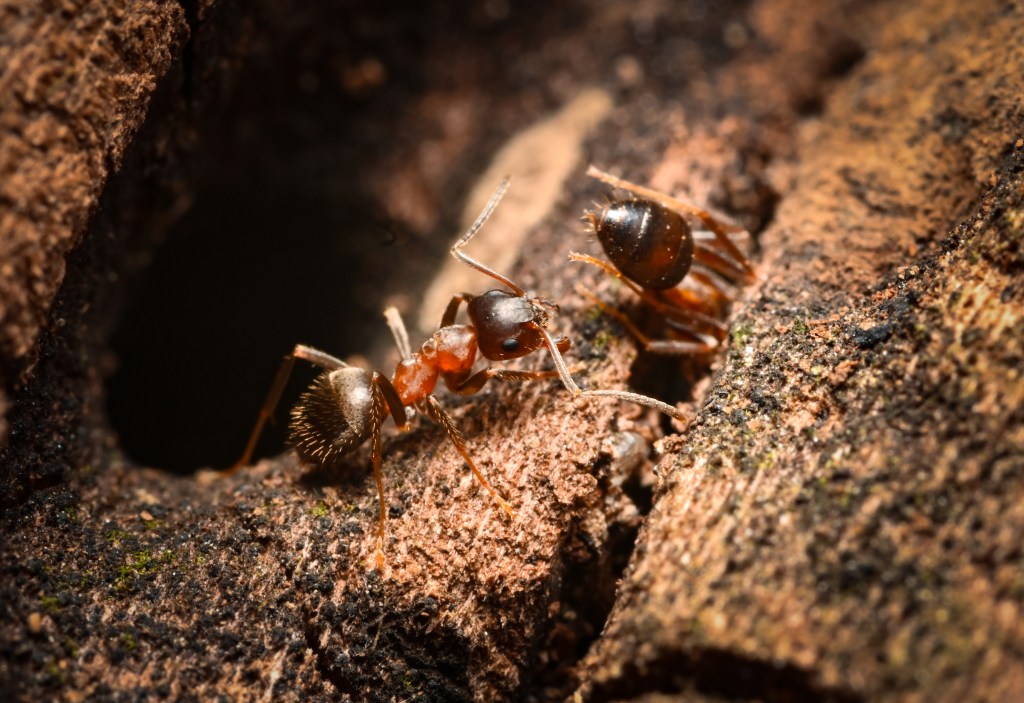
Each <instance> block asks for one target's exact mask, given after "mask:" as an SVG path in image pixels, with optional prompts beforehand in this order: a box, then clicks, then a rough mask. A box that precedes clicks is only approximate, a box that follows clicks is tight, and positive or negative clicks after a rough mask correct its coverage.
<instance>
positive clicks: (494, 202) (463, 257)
mask: <svg viewBox="0 0 1024 703" xmlns="http://www.w3.org/2000/svg"><path fill="white" fill-rule="evenodd" d="M508 184H509V179H508V178H507V177H506V178H505V179H504V180H503V181H502V182H501V183H500V184H498V188H497V190H495V191H494V195H492V196H491V199H490V200H488V201H487V205H485V206H484V209H483V211H482V212H481V213H480V214H479V215H477V218H476V221H475V222H473V224H472V225H470V227H469V229H468V230H466V233H465V234H463V235H462V236H461V237H459V239H458V241H457V242H455V244H452V248H451V249H449V251H450V252H451V255H452V256H454V257H455V258H456V259H458V260H459V261H461V262H462V263H464V264H466V265H467V266H469V267H470V268H474V269H476V270H477V271H479V272H480V273H482V274H485V275H487V276H490V277H491V278H493V279H494V280H496V281H499V282H501V283H503V284H505V285H506V286H508V287H509V288H511V289H512V291H513V292H514V293H515V294H516V295H518V296H519V297H520V298H522V297H525V296H526V293H525V292H523V289H522V288H520V287H519V286H517V285H516V284H515V283H513V282H512V281H511V280H510V279H509V278H507V277H505V276H502V275H501V274H500V273H498V272H497V271H495V270H494V269H492V268H490V267H489V266H487V265H486V264H482V263H480V262H479V261H477V260H476V259H474V258H473V257H471V256H469V255H468V254H464V253H462V247H464V246H466V245H467V244H469V240H471V239H472V238H473V237H474V236H476V233H477V232H479V231H480V228H481V227H483V226H484V223H485V222H487V218H489V217H490V216H491V213H492V212H494V208H496V207H497V206H498V202H499V201H500V200H501V198H502V196H503V195H505V191H506V190H508Z"/></svg>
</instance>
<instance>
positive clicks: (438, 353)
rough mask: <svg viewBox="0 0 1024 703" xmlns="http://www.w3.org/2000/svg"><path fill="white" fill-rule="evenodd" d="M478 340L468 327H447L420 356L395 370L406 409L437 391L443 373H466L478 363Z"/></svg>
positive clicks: (404, 361)
mask: <svg viewBox="0 0 1024 703" xmlns="http://www.w3.org/2000/svg"><path fill="white" fill-rule="evenodd" d="M476 352H477V337H476V332H475V330H474V329H473V328H472V327H469V326H467V325H446V326H444V327H442V328H440V329H439V330H437V332H434V334H433V336H431V337H430V339H428V340H427V341H426V342H424V343H423V346H422V347H421V348H420V350H419V351H418V352H416V353H415V354H413V355H412V356H411V357H409V358H407V359H402V360H401V361H400V362H398V366H397V367H395V376H394V379H393V380H392V383H393V384H394V386H395V390H396V391H398V397H399V398H401V400H402V404H403V405H412V404H413V403H415V402H416V401H418V400H422V399H423V398H425V397H426V396H427V395H428V394H430V393H431V392H432V391H433V390H434V386H435V385H436V384H437V378H438V375H439V374H442V373H456V374H458V373H463V372H467V371H469V370H470V369H471V368H472V367H473V361H475V360H476Z"/></svg>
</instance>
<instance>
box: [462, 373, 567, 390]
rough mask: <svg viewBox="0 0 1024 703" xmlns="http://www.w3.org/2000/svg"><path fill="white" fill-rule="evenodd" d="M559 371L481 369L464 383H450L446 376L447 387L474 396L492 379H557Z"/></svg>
mask: <svg viewBox="0 0 1024 703" xmlns="http://www.w3.org/2000/svg"><path fill="white" fill-rule="evenodd" d="M557 377H558V372H557V371H519V370H518V369H492V368H487V369H481V370H480V371H477V372H476V373H475V374H473V375H472V376H470V377H469V378H467V379H466V380H465V381H463V382H462V383H454V382H451V383H450V382H449V381H448V378H447V376H444V377H443V378H444V382H445V385H446V386H448V390H450V391H451V392H452V393H458V394H459V395H473V394H474V393H476V392H478V391H479V390H480V389H481V388H483V387H484V384H485V383H487V382H488V381H489V380H491V379H492V378H496V379H498V380H499V381H538V380H540V379H543V378H557Z"/></svg>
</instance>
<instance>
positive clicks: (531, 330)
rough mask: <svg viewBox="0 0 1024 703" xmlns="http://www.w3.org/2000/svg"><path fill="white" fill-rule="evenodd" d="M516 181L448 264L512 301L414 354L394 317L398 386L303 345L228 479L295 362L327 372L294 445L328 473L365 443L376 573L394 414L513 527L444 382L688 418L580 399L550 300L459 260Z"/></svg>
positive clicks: (496, 197)
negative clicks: (515, 388) (448, 459)
mask: <svg viewBox="0 0 1024 703" xmlns="http://www.w3.org/2000/svg"><path fill="white" fill-rule="evenodd" d="M508 184H509V181H508V179H507V178H506V179H505V180H504V181H502V183H501V185H499V186H498V188H497V190H496V191H495V192H494V194H493V195H492V196H491V199H490V201H488V203H487V205H486V206H485V207H484V209H483V211H482V212H481V213H480V215H479V216H478V217H477V219H476V221H475V222H473V224H472V225H471V226H470V228H469V229H468V230H467V231H466V233H465V234H463V235H462V237H460V238H459V240H458V241H456V242H455V244H453V245H452V247H451V250H450V251H451V254H452V256H454V257H455V258H456V259H458V260H459V261H461V262H462V263H464V264H466V265H467V266H470V267H472V268H474V269H476V270H477V271H480V272H481V273H484V274H486V275H488V276H490V277H491V278H493V279H495V280H496V281H498V282H500V283H501V284H503V285H504V286H506V287H507V288H509V290H511V292H509V291H505V290H490V291H487V292H486V293H484V294H483V295H472V294H470V293H463V294H461V295H456V296H453V297H452V299H451V302H449V303H448V307H447V308H446V309H445V311H444V315H443V316H442V317H441V326H440V327H439V328H438V330H437V331H436V332H434V334H433V335H432V336H431V337H430V338H429V339H428V340H427V341H426V342H424V343H423V346H422V347H421V348H420V350H419V351H417V352H415V353H413V352H412V349H411V347H410V346H409V336H408V333H407V332H406V329H405V324H404V323H403V322H402V318H401V316H400V315H399V314H398V311H397V310H395V309H394V308H389V309H388V310H386V311H385V317H386V318H387V321H388V326H389V327H390V329H391V332H392V335H393V336H394V338H395V344H396V346H397V347H398V350H399V352H400V353H401V355H402V360H401V361H400V362H399V363H398V366H397V368H396V369H395V373H394V376H393V377H392V378H390V379H389V378H388V377H387V376H385V375H383V374H381V373H378V372H376V371H367V370H365V369H361V368H358V367H355V366H350V365H349V364H346V363H345V362H343V361H341V360H340V359H337V358H335V357H333V356H331V355H330V354H327V353H325V352H322V351H319V350H317V349H314V348H312V347H308V346H306V345H303V344H299V345H296V346H295V348H294V349H293V350H292V352H291V353H290V354H289V355H288V356H287V357H285V360H284V363H282V365H281V368H280V370H279V371H278V373H277V376H276V377H275V379H274V383H273V385H272V386H271V388H270V391H269V393H268V394H267V398H266V400H265V401H264V403H263V406H262V408H261V409H260V413H259V416H258V418H257V420H256V426H255V427H254V428H253V431H252V434H251V436H250V437H249V442H248V444H247V445H246V448H245V452H244V453H243V454H242V457H241V458H240V459H239V460H238V461H237V462H236V463H235V464H234V465H233V466H232V467H231V468H229V469H227V470H226V472H233V471H235V470H237V469H238V468H240V467H241V466H244V465H246V464H248V463H249V462H250V461H251V459H252V454H253V451H254V449H255V447H256V442H257V440H258V439H259V437H260V434H261V433H262V431H263V427H264V426H265V425H266V423H267V421H268V420H269V419H270V417H271V415H272V413H273V411H274V408H275V407H276V406H277V403H278V401H279V400H280V398H281V393H282V391H283V390H284V387H285V384H286V383H287V381H288V378H289V376H290V375H291V371H292V367H293V366H294V363H295V360H296V359H303V360H304V361H308V362H309V363H311V364H313V365H315V366H319V367H320V368H322V369H323V370H324V371H323V373H321V374H320V375H319V376H318V377H317V378H316V379H315V380H314V381H313V383H312V385H311V386H310V387H309V388H308V389H307V390H306V391H305V392H304V393H303V394H302V395H301V396H300V398H299V401H298V402H297V403H296V405H295V407H294V408H293V409H292V412H291V425H290V435H291V441H292V443H293V444H294V446H295V451H296V453H297V454H298V456H299V459H300V460H302V461H303V462H306V463H311V464H319V465H330V464H334V463H335V462H337V460H338V459H340V458H341V457H343V456H344V455H346V454H348V453H350V452H352V451H353V450H355V449H356V448H357V447H358V446H360V445H361V444H362V443H363V442H365V441H366V440H367V439H369V440H370V456H371V459H372V462H373V475H374V478H375V479H376V482H377V493H378V495H379V499H380V516H379V518H378V530H377V548H376V555H375V556H376V566H377V569H378V570H382V569H383V567H384V531H385V527H384V526H385V520H386V515H387V510H386V505H385V500H384V481H383V478H382V475H381V427H382V426H383V424H384V420H385V419H386V418H387V416H388V414H389V413H390V415H391V417H392V419H393V420H394V422H395V424H396V425H397V426H398V427H399V428H400V429H403V430H404V429H407V428H408V426H409V417H410V413H409V412H408V411H407V408H410V407H412V408H416V409H417V410H419V411H421V412H424V413H426V414H427V415H428V416H430V417H431V418H432V419H433V420H434V421H435V422H437V423H438V424H439V425H441V427H443V428H444V430H445V432H446V433H447V435H448V438H449V439H450V440H451V442H452V444H454V445H455V448H456V449H457V450H458V452H459V454H461V455H462V458H463V460H465V462H466V463H467V464H468V465H469V468H470V470H471V471H472V472H473V474H474V475H475V476H476V478H477V480H478V481H479V482H480V484H481V485H482V486H483V487H484V488H485V489H487V492H488V493H490V494H491V496H493V497H494V500H495V501H497V503H498V505H500V506H501V507H502V509H503V510H504V511H505V512H506V513H508V515H509V517H514V513H513V511H512V507H511V506H510V505H509V504H508V502H507V501H506V500H505V499H504V498H502V497H501V496H500V495H498V492H497V491H495V490H494V488H492V487H491V485H490V484H489V483H488V482H487V479H485V478H484V476H483V474H482V473H481V472H480V470H479V469H478V468H477V466H476V464H475V463H474V462H473V459H472V457H470V455H469V452H468V450H467V449H466V441H465V439H464V438H463V436H462V433H461V432H460V431H459V429H458V428H457V427H456V426H455V423H454V421H453V420H452V419H451V417H450V416H449V415H448V414H447V413H446V412H445V411H444V409H443V408H442V407H441V404H440V402H439V401H438V400H437V398H436V397H435V396H434V394H433V390H434V386H435V384H436V383H437V380H438V377H440V378H441V379H442V380H444V383H445V385H446V386H447V387H448V389H449V390H451V391H453V392H455V393H458V394H459V395H472V394H473V393H476V392H478V391H479V390H480V389H481V388H483V386H484V384H486V383H487V381H489V380H490V379H492V378H496V379H500V380H505V381H532V380H537V379H544V378H553V377H556V376H557V377H558V378H560V379H561V381H562V384H563V385H564V386H565V387H566V388H567V389H568V390H569V392H570V393H572V395H573V396H575V397H594V396H600V397H611V398H619V399H620V400H627V401H630V402H632V403H637V404H640V405H644V406H647V407H650V408H654V409H655V410H658V411H660V412H663V413H665V414H667V415H670V416H672V417H674V418H677V419H679V420H686V419H687V418H686V416H685V415H684V414H683V413H682V412H680V411H679V410H677V409H676V408H674V407H672V406H670V405H668V404H667V403H663V402H661V401H659V400H655V399H654V398H649V397H647V396H644V395H640V394H638V393H631V392H629V391H619V390H582V389H581V388H580V387H579V386H578V385H576V382H575V381H574V380H573V379H572V376H571V375H570V374H569V369H568V367H567V366H566V363H565V360H564V359H563V358H562V353H563V352H565V351H567V350H568V349H569V346H570V344H571V343H570V340H569V338H568V337H566V336H564V335H559V336H558V337H554V338H553V337H552V336H551V334H550V333H549V332H548V331H547V323H548V317H549V313H550V312H557V310H558V306H557V305H556V304H554V303H553V302H551V301H549V300H546V299H544V298H538V297H529V296H527V295H526V293H525V292H524V291H523V289H522V288H520V287H519V286H518V285H516V284H515V283H514V282H513V281H512V280H511V279H509V278H507V277H505V276H503V275H501V274H500V273H498V272H496V271H494V270H492V269H490V268H489V267H487V266H486V265H484V264H482V263H480V262H479V261H476V260H475V259H473V258H471V257H470V256H469V255H467V254H466V253H464V252H463V251H462V249H463V247H465V246H466V244H468V243H469V241H470V240H471V239H472V238H473V237H474V235H476V233H477V232H478V231H479V230H480V228H481V227H483V225H484V223H485V222H486V221H487V219H488V218H489V217H490V215H491V213H492V212H493V211H494V208H495V207H496V206H497V205H498V202H499V201H500V200H501V198H502V196H503V195H504V194H505V190H506V189H507V188H508ZM463 303H465V304H466V311H467V314H468V316H469V320H470V323H471V324H468V325H459V324H455V317H456V315H457V313H458V311H459V307H460V306H461V305H462V304H463ZM541 347H546V348H547V350H548V352H549V353H550V354H551V358H552V360H553V361H554V364H555V370H554V371H521V370H514V369H504V368H490V367H488V368H484V369H482V370H480V371H476V372H474V371H473V366H474V363H475V361H476V358H477V355H478V354H479V355H480V356H482V357H484V358H485V359H488V360H491V361H505V360H508V359H517V358H519V357H523V356H526V355H527V354H530V353H532V352H534V351H537V350H539V349H540V348H541Z"/></svg>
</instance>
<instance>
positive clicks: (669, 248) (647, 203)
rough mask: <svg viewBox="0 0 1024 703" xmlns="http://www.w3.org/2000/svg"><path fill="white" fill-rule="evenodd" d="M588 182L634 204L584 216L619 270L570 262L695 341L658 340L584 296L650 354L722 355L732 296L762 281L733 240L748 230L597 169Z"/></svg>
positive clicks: (620, 203) (614, 204) (615, 204)
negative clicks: (618, 287)
mask: <svg viewBox="0 0 1024 703" xmlns="http://www.w3.org/2000/svg"><path fill="white" fill-rule="evenodd" d="M587 175H588V176H590V177H591V178H596V179H597V180H599V181H602V182H604V183H607V184H609V185H611V186H612V187H615V188H621V189H623V190H626V191H629V192H630V193H632V194H633V197H630V198H627V199H622V200H613V201H611V202H608V203H606V204H604V205H603V206H598V208H599V209H598V210H595V211H588V212H586V213H585V214H584V215H583V220H584V221H585V222H586V223H587V228H588V230H590V231H591V232H593V233H594V234H596V235H597V238H598V239H599V240H600V242H601V246H602V248H603V249H604V252H605V254H607V255H608V258H609V259H611V263H609V262H607V261H601V260H600V259H596V258H594V257H592V256H587V255H586V254H578V253H575V252H573V253H571V254H570V255H569V258H570V259H571V260H573V261H582V262H584V263H588V264H593V265H594V266H597V267H599V268H601V269H603V270H604V271H605V272H606V273H608V274H609V275H610V276H613V277H615V278H617V279H618V280H620V281H622V282H623V283H624V284H625V285H626V286H627V287H629V288H630V289H631V290H632V291H633V292H635V293H636V294H637V295H639V296H640V298H641V299H642V300H643V301H644V302H646V303H647V304H649V305H650V306H651V307H652V308H653V309H654V310H655V311H657V312H658V313H660V314H661V315H662V316H663V317H664V318H665V322H666V324H667V326H668V328H669V330H670V331H673V332H675V333H681V334H683V335H685V336H686V337H688V339H652V338H650V337H649V336H648V335H646V334H645V333H644V332H642V331H641V330H640V329H639V328H638V327H637V326H636V324H634V323H633V321H632V320H630V319H629V318H628V317H627V316H626V315H624V314H623V313H622V312H620V311H619V310H616V309H614V308H612V307H611V306H609V305H608V304H607V303H605V302H603V301H601V300H599V299H598V298H597V297H596V296H594V295H593V294H592V293H590V292H589V291H587V290H585V289H583V290H582V291H581V292H583V293H584V295H586V296H587V297H588V298H590V299H591V301H593V302H594V303H595V304H596V305H598V307H600V308H601V309H602V310H603V311H604V312H606V313H607V314H608V315H610V316H612V317H614V318H615V319H616V320H618V321H619V322H620V323H622V325H623V326H624V327H625V328H626V329H627V330H628V331H629V332H630V334H632V335H633V336H634V337H636V338H637V340H639V341H640V343H641V344H642V345H643V346H644V348H645V349H646V350H647V351H649V352H653V353H656V354H702V353H707V352H711V351H714V350H715V349H717V348H718V346H719V344H720V343H721V341H722V339H724V337H725V335H726V332H727V331H728V330H727V328H726V327H725V325H724V324H723V323H722V322H721V320H720V319H719V318H720V317H721V315H722V312H723V310H724V307H725V305H726V304H727V303H728V302H730V301H731V299H732V294H731V293H730V291H729V290H728V288H729V287H731V286H733V285H735V284H737V283H749V282H750V281H752V280H753V279H754V277H755V274H754V269H753V267H752V266H751V264H750V260H749V259H748V258H747V257H746V256H744V255H743V253H742V252H740V250H739V248H738V247H737V246H736V244H735V242H733V240H732V239H731V238H730V237H729V234H730V233H734V234H735V233H740V232H745V230H743V229H742V228H740V227H737V226H736V225H733V224H730V223H727V222H723V221H721V220H719V219H717V218H716V217H714V216H713V215H712V214H711V213H710V212H708V211H707V210H702V209H701V208H698V207H696V206H694V205H691V204H689V203H686V202H684V201H682V200H678V199H676V198H673V197H671V196H668V195H665V194H664V193H659V192H658V191H656V190H652V189H650V188H645V187H643V186H640V185H637V184H636V183H631V182H630V181H627V180H624V179H622V178H617V177H615V176H613V175H611V174H610V173H606V172H604V171H602V170H600V169H598V168H596V167H595V166H591V167H590V168H588V169H587ZM687 274H689V279H688V280H687V281H686V285H683V283H684V281H683V279H684V278H686V277H687Z"/></svg>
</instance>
